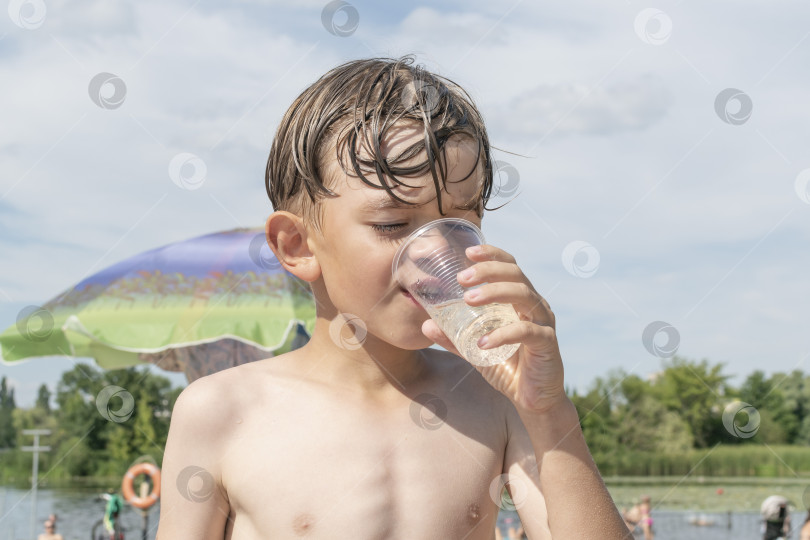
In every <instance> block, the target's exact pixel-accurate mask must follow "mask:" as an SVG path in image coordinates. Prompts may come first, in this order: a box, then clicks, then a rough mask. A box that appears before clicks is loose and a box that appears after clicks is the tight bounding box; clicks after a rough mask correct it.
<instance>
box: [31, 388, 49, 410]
mask: <svg viewBox="0 0 810 540" xmlns="http://www.w3.org/2000/svg"><path fill="white" fill-rule="evenodd" d="M34 406H35V407H37V408H38V409H42V410H44V411H45V412H51V391H50V390H48V387H47V386H46V385H44V384H42V385H40V387H39V390H37V401H36V404H35V405H34Z"/></svg>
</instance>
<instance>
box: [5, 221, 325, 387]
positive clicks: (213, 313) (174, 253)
mask: <svg viewBox="0 0 810 540" xmlns="http://www.w3.org/2000/svg"><path fill="white" fill-rule="evenodd" d="M314 324H315V303H314V300H313V297H312V293H311V291H310V289H309V285H308V284H307V283H306V282H304V281H302V280H300V279H298V278H296V277H295V276H293V275H292V274H290V273H289V272H287V271H286V270H284V268H283V267H282V266H281V264H280V263H279V262H278V260H277V259H276V258H275V256H274V255H273V253H272V251H270V248H269V247H268V246H267V243H266V241H265V236H264V231H263V230H262V229H258V228H255V229H235V230H232V231H226V232H220V233H214V234H209V235H205V236H200V237H197V238H193V239H190V240H186V241H183V242H177V243H174V244H169V245H167V246H163V247H161V248H157V249H153V250H150V251H147V252H145V253H142V254H139V255H136V256H134V257H131V258H129V259H127V260H125V261H122V262H120V263H118V264H115V265H113V266H110V267H108V268H106V269H104V270H102V271H101V272H98V273H96V274H94V275H92V276H90V277H88V278H86V279H84V280H82V281H81V282H80V283H79V284H78V285H76V286H75V287H73V288H71V289H69V290H67V291H65V292H64V293H62V294H61V295H59V296H58V297H56V298H54V299H52V300H50V301H49V302H47V303H46V304H44V305H43V306H30V307H28V308H26V309H24V310H23V311H22V312H21V313H20V316H19V317H18V320H17V323H16V324H15V325H12V326H11V327H9V328H8V329H6V330H5V332H3V333H2V334H0V346H2V358H3V361H4V362H6V363H12V362H18V361H21V360H24V359H28V358H33V357H41V356H80V357H91V358H94V359H95V360H96V362H97V363H98V364H99V365H100V366H101V367H104V368H107V369H115V368H122V367H129V366H132V365H136V364H140V363H143V362H152V363H156V364H158V365H159V366H160V367H161V368H163V369H168V370H171V371H185V372H186V374H187V376H189V379H190V380H191V379H192V377H193V378H196V377H197V376H200V375H201V374H206V373H210V372H212V370H213V371H216V370H218V369H222V368H223V367H229V366H228V365H225V364H230V365H238V364H240V363H244V362H245V361H253V360H256V359H258V358H259V357H267V356H272V355H273V354H281V353H283V352H287V351H289V350H292V349H294V348H297V347H299V346H301V345H302V344H304V343H306V341H307V340H308V338H309V335H311V333H312V329H313V327H314ZM195 362H196V363H197V364H198V365H197V366H196V367H195V366H194V365H193V364H194V363H195ZM206 362H207V363H208V364H209V365H207V366H206V365H205V364H206Z"/></svg>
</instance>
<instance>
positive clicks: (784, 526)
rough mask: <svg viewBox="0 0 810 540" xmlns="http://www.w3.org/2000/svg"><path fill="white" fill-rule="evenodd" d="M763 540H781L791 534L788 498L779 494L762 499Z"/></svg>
mask: <svg viewBox="0 0 810 540" xmlns="http://www.w3.org/2000/svg"><path fill="white" fill-rule="evenodd" d="M760 513H761V514H762V519H763V524H762V538H763V540H779V539H784V538H787V537H788V535H790V512H788V500H787V499H786V498H784V497H781V496H779V495H771V496H770V497H768V498H767V499H765V500H764V501H762V507H761V508H760Z"/></svg>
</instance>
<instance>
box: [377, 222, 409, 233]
mask: <svg viewBox="0 0 810 540" xmlns="http://www.w3.org/2000/svg"><path fill="white" fill-rule="evenodd" d="M406 225H407V223H374V224H372V225H371V228H372V229H374V230H375V231H377V232H382V233H387V232H394V231H398V230H400V229H401V228H402V227H405V226H406Z"/></svg>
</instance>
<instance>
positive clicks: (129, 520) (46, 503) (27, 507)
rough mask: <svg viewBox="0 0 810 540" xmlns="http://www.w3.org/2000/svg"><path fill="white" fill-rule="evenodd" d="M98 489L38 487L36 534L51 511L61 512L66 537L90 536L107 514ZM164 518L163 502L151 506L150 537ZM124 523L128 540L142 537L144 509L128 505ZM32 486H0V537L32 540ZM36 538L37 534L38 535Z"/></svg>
mask: <svg viewBox="0 0 810 540" xmlns="http://www.w3.org/2000/svg"><path fill="white" fill-rule="evenodd" d="M99 494H100V492H98V491H75V490H64V489H59V490H57V489H42V488H40V489H39V490H38V491H37V520H36V529H35V532H36V534H39V533H41V532H43V530H44V529H43V528H42V523H43V522H44V521H45V520H46V519H47V518H48V516H49V515H50V514H56V515H57V523H56V532H58V533H60V534H61V535H62V536H63V537H64V538H65V540H88V539H89V538H90V531H91V530H92V527H93V525H94V524H95V523H96V522H97V521H98V520H100V519H101V518H103V517H104V509H105V508H106V505H107V503H106V501H104V500H102V499H99V498H98V496H99ZM159 518H160V503H158V504H156V505H155V506H153V507H152V508H150V509H149V514H148V519H149V522H148V524H149V528H148V531H147V538H148V539H149V540H154V538H155V533H156V532H157V524H158V519H159ZM121 523H122V525H123V527H124V530H125V532H126V539H127V540H134V539H138V540H140V539H141V538H142V536H141V524H142V518H141V516H140V513H139V512H138V511H137V510H136V509H134V508H132V507H130V506H125V507H124V511H123V512H122V513H121ZM30 530H31V496H30V490H24V489H14V488H3V487H0V540H31V536H30ZM34 538H36V536H35V537H34Z"/></svg>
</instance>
